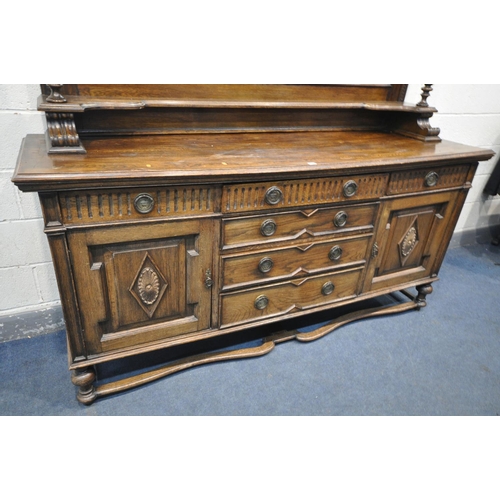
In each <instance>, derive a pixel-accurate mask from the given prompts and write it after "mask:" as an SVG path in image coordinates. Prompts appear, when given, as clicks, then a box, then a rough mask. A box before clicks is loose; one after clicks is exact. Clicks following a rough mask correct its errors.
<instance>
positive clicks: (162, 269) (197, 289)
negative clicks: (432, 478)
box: [13, 84, 493, 404]
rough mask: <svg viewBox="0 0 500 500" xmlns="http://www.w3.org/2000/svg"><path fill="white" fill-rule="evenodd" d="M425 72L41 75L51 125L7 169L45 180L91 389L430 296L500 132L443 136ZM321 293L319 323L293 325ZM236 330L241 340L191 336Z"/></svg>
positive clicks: (61, 274)
mask: <svg viewBox="0 0 500 500" xmlns="http://www.w3.org/2000/svg"><path fill="white" fill-rule="evenodd" d="M422 90H423V92H422V98H421V101H420V102H419V103H418V104H415V105H413V104H408V103H405V102H404V98H405V94H406V85H404V84H380V85H88V84H75V85H68V84H49V85H45V84H44V85H42V86H41V96H40V99H39V110H41V111H43V112H45V116H46V119H47V132H46V134H45V135H28V136H27V137H26V138H25V139H24V141H23V144H22V148H21V152H20V156H19V160H18V164H17V169H16V172H15V174H14V177H13V182H14V183H15V184H16V185H17V186H18V187H19V188H20V189H21V190H23V191H36V192H38V193H39V197H40V202H41V205H42V208H43V215H44V220H45V232H46V234H47V237H48V240H49V243H50V248H51V252H52V256H53V261H54V267H55V272H56V276H57V281H58V286H59V291H60V295H61V301H62V306H63V310H64V315H65V321H66V328H67V342H68V352H69V368H70V369H71V370H72V372H73V373H72V381H73V383H74V384H75V385H76V386H77V387H78V395H77V398H78V400H79V401H80V402H82V403H84V404H90V403H92V402H93V401H94V400H95V399H96V398H98V397H101V396H105V395H107V394H112V393H115V392H118V391H123V390H125V389H129V388H133V387H137V386H139V385H141V384H144V383H146V382H149V381H152V380H155V379H158V378H159V377H163V376H165V375H168V374H171V373H175V372H177V371H179V370H182V369H185V368H189V367H192V366H196V365H200V364H203V363H209V362H215V361H223V360H228V359H236V358H244V357H250V356H259V355H262V354H266V353H267V352H269V351H270V350H271V349H272V348H273V347H274V346H275V344H276V343H279V342H282V341H285V340H291V339H297V340H299V341H304V342H306V341H311V340H316V339H318V338H320V337H322V336H323V335H326V334H328V333H330V332H332V331H333V330H334V329H335V328H337V327H338V326H340V325H343V324H345V323H347V322H349V321H353V320H355V319H359V318H366V317H372V316H377V315H381V314H389V313H396V312H400V311H406V310H409V309H420V308H422V307H423V306H425V304H426V296H427V295H428V294H429V293H431V292H432V283H433V282H434V281H436V280H437V279H438V277H437V276H438V271H439V269H440V266H441V264H442V262H443V258H444V255H445V252H446V250H447V247H448V244H449V241H450V239H451V237H452V233H453V231H454V228H455V225H456V222H457V220H458V217H459V215H460V211H461V209H462V206H463V204H464V201H465V198H466V195H467V192H468V190H469V188H470V187H471V183H472V180H473V177H474V173H475V170H476V167H477V165H478V162H479V161H483V160H488V159H489V158H491V157H492V155H493V152H492V151H490V150H484V149H479V148H474V147H468V146H464V145H460V144H456V143H452V142H448V141H444V140H441V139H440V138H439V134H440V131H439V129H437V128H434V127H432V125H431V124H430V118H431V117H432V115H433V113H435V112H436V110H435V109H434V108H432V107H430V106H429V104H428V102H427V101H428V98H429V95H430V92H431V90H432V86H431V85H429V84H425V86H424V87H423V89H422ZM26 244H27V245H29V244H30V242H28V241H27V242H26ZM448 286H453V284H451V283H450V284H448ZM413 289H415V291H414V290H413ZM445 290H446V288H445V287H443V293H446V292H445ZM393 292H402V294H404V300H402V301H399V302H397V303H394V304H390V305H385V306H384V305H380V306H376V307H370V308H368V309H367V308H366V307H364V306H363V304H365V299H372V298H376V297H379V296H383V295H387V294H390V293H393ZM346 304H352V305H353V306H356V307H354V309H353V311H351V312H349V313H346V314H343V315H340V316H338V315H337V314H336V310H337V309H338V308H339V307H340V306H345V305H346ZM321 311H323V312H325V311H330V312H331V321H330V323H328V324H326V325H323V326H321V327H318V328H317V329H316V330H314V331H310V332H308V333H301V331H298V330H290V331H289V330H283V329H282V328H280V323H279V322H281V321H282V320H290V319H294V318H302V317H304V316H305V315H309V314H311V313H318V312H321ZM273 325H274V326H275V330H274V333H271V334H270V333H269V331H270V326H273ZM259 327H260V328H264V327H265V329H266V334H265V335H263V340H262V342H261V344H260V345H257V346H250V347H238V346H237V344H238V340H239V339H240V337H239V336H238V334H239V333H240V332H242V331H245V330H248V329H250V328H252V329H257V330H258V328H259ZM402 335H403V333H402ZM222 337H224V338H225V339H229V340H230V341H231V340H232V339H234V344H235V347H234V348H231V347H228V348H227V349H225V350H208V351H206V352H199V349H198V350H196V349H197V348H196V346H199V345H201V344H202V343H203V342H204V341H206V340H207V339H215V338H222ZM230 343H231V342H229V344H230ZM179 346H183V347H185V348H188V349H187V354H183V356H181V357H179V358H178V359H173V360H172V359H170V360H169V361H168V362H167V363H166V364H165V365H164V366H156V367H155V368H154V369H146V370H143V371H140V372H138V373H136V372H134V373H131V374H129V375H126V376H123V377H121V378H119V379H118V380H114V381H111V382H106V383H101V382H100V379H99V377H98V376H96V372H97V373H98V369H99V368H100V367H101V366H104V365H103V364H106V363H109V362H113V361H116V360H121V361H124V362H126V363H127V362H129V361H131V360H132V359H136V358H137V356H138V355H141V354H144V353H151V352H153V351H161V352H165V353H167V352H169V351H171V350H172V349H175V348H177V347H179ZM190 347H192V348H193V353H194V354H190V353H189V348H190Z"/></svg>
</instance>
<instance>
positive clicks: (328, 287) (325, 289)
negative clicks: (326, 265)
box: [321, 281, 335, 295]
mask: <svg viewBox="0 0 500 500" xmlns="http://www.w3.org/2000/svg"><path fill="white" fill-rule="evenodd" d="M334 290H335V285H334V284H333V283H332V282H331V281H327V282H326V283H325V284H324V285H323V286H322V287H321V293H322V294H323V295H331V294H332V293H333V291H334Z"/></svg>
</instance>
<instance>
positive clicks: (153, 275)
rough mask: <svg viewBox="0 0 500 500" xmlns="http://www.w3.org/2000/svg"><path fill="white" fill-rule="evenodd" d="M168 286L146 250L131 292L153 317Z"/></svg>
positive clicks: (130, 289)
mask: <svg viewBox="0 0 500 500" xmlns="http://www.w3.org/2000/svg"><path fill="white" fill-rule="evenodd" d="M167 287H168V282H167V280H166V279H165V277H164V276H163V275H162V273H161V271H160V270H159V269H158V266H157V265H156V264H155V263H154V261H153V259H152V258H151V256H150V255H149V253H147V252H146V255H145V256H144V259H143V260H142V263H141V266H140V267H139V270H138V271H137V273H136V275H135V278H134V281H133V282H132V284H131V285H130V288H129V292H130V293H131V294H132V296H133V297H134V299H135V300H137V303H138V304H139V305H140V306H141V307H142V309H143V310H144V312H145V313H146V314H147V315H148V316H149V317H150V318H152V317H153V315H154V313H155V311H156V308H157V307H158V305H159V304H160V301H161V298H162V297H163V294H164V293H165V290H166V289H167Z"/></svg>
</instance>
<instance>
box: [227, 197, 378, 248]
mask: <svg viewBox="0 0 500 500" xmlns="http://www.w3.org/2000/svg"><path fill="white" fill-rule="evenodd" d="M378 206H379V205H378V204H368V205H355V206H339V207H335V208H320V209H315V210H296V211H293V212H281V213H274V214H266V215H262V216H256V217H241V218H235V219H225V220H224V221H223V244H224V248H231V247H239V246H245V245H253V244H262V243H269V242H275V241H291V240H297V239H299V238H307V237H317V236H328V235H334V234H342V233H349V232H352V231H368V230H371V229H373V224H374V221H375V216H376V213H377V209H378Z"/></svg>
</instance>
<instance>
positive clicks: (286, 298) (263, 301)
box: [219, 175, 389, 328]
mask: <svg viewBox="0 0 500 500" xmlns="http://www.w3.org/2000/svg"><path fill="white" fill-rule="evenodd" d="M388 181H389V176H387V175H382V176H378V177H366V178H355V179H347V178H346V179H335V178H333V179H313V180H310V181H307V182H306V181H297V182H290V183H281V184H279V185H278V184H276V185H272V186H271V185H269V184H266V183H255V184H245V185H235V186H228V187H224V188H223V199H222V211H223V212H225V214H226V216H225V217H223V219H222V233H221V250H222V251H221V287H220V288H221V292H222V293H221V295H220V310H219V312H220V325H221V327H222V328H228V327H231V326H235V325H238V324H242V323H252V322H256V321H259V320H261V319H266V318H272V317H280V316H285V315H288V314H293V313H294V312H300V311H306V310H310V309H314V308H321V307H322V306H327V305H328V304H330V303H333V302H336V301H340V300H345V299H347V298H351V297H355V296H356V295H357V294H358V293H359V287H360V280H361V277H362V274H363V271H364V268H365V265H366V260H367V258H368V255H369V252H370V249H371V246H370V243H371V241H372V236H373V229H374V224H375V220H376V218H377V214H378V210H379V206H380V204H379V203H378V201H375V200H376V199H378V198H380V197H381V196H383V195H384V194H385V190H386V188H387V183H388ZM250 210H251V211H252V212H253V213H251V214H250V213H248V212H249V211H250ZM247 214H248V215H247Z"/></svg>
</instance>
